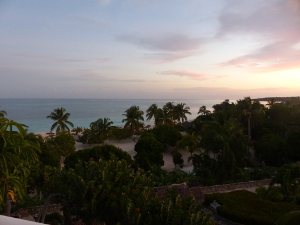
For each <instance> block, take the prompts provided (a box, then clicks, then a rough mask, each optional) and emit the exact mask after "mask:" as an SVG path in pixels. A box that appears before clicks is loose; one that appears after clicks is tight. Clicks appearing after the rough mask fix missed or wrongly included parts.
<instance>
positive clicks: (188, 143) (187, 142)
mask: <svg viewBox="0 0 300 225" xmlns="http://www.w3.org/2000/svg"><path fill="white" fill-rule="evenodd" d="M199 143H200V139H199V138H198V137H197V136H195V135H194V133H193V134H186V135H185V136H183V138H182V139H181V140H180V141H178V142H177V143H176V148H184V149H185V150H186V151H188V152H189V153H190V154H191V156H192V155H193V153H194V151H195V150H197V149H198V148H199Z"/></svg>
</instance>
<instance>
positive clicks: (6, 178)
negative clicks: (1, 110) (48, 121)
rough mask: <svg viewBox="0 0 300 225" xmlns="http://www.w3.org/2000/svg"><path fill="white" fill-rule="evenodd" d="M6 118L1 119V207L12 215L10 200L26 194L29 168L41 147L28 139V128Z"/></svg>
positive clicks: (36, 158) (35, 159)
mask: <svg viewBox="0 0 300 225" xmlns="http://www.w3.org/2000/svg"><path fill="white" fill-rule="evenodd" d="M26 127H27V126H25V125H23V124H19V123H16V122H14V121H12V120H9V119H6V118H0V180H1V181H2V182H0V207H2V206H3V205H6V210H5V211H6V214H7V215H9V213H10V198H9V197H11V198H14V196H17V197H19V198H22V197H23V196H24V194H25V193H26V183H27V178H28V176H29V173H30V172H29V168H30V166H31V165H33V164H34V163H35V162H36V161H37V160H38V156H37V152H38V151H39V146H38V145H37V144H36V143H33V142H32V141H30V140H29V139H26V135H27V133H26V129H25V128H26Z"/></svg>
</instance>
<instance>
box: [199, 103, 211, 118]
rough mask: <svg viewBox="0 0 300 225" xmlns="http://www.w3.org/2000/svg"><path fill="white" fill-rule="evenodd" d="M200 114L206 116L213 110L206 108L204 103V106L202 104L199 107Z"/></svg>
mask: <svg viewBox="0 0 300 225" xmlns="http://www.w3.org/2000/svg"><path fill="white" fill-rule="evenodd" d="M198 114H200V115H203V116H205V115H209V114H211V111H210V110H207V109H206V106H205V105H203V106H201V107H200V108H199V111H198Z"/></svg>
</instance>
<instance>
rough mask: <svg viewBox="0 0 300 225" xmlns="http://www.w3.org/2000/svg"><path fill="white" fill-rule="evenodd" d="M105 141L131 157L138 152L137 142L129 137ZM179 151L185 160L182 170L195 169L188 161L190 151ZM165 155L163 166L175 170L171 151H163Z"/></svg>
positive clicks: (168, 169) (189, 170)
mask: <svg viewBox="0 0 300 225" xmlns="http://www.w3.org/2000/svg"><path fill="white" fill-rule="evenodd" d="M105 143H107V144H112V145H114V146H116V147H119V148H121V149H122V150H123V151H125V152H127V153H128V154H129V155H131V157H133V156H134V155H135V154H136V152H135V151H134V146H135V144H136V142H134V141H133V140H132V139H131V138H128V139H125V140H122V141H119V142H117V141H115V140H108V141H105ZM179 152H180V153H181V154H182V158H183V160H184V167H183V169H182V170H184V171H185V172H191V171H192V170H193V166H192V163H191V162H190V163H188V158H189V157H190V153H189V152H186V151H184V150H179ZM163 157H164V162H165V164H164V166H163V167H162V168H163V169H165V170H167V171H172V170H174V168H175V166H174V163H173V158H172V153H171V151H166V152H165V153H163Z"/></svg>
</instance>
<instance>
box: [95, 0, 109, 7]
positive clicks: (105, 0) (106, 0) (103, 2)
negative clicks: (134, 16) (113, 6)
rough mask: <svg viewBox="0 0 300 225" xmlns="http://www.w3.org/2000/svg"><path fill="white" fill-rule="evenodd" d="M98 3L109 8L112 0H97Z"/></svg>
mask: <svg viewBox="0 0 300 225" xmlns="http://www.w3.org/2000/svg"><path fill="white" fill-rule="evenodd" d="M97 1H98V3H99V4H100V5H101V6H107V5H109V4H110V3H111V2H112V0H97Z"/></svg>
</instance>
